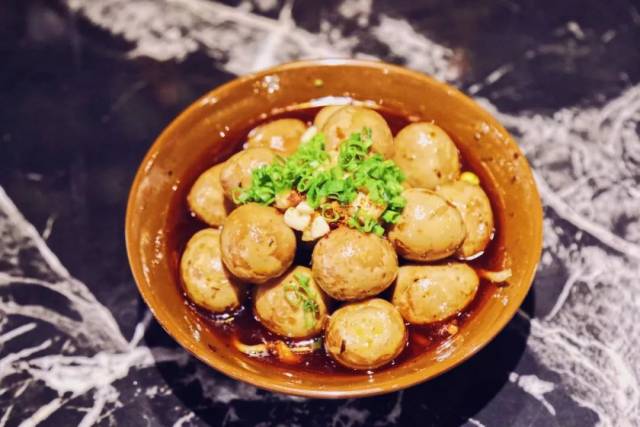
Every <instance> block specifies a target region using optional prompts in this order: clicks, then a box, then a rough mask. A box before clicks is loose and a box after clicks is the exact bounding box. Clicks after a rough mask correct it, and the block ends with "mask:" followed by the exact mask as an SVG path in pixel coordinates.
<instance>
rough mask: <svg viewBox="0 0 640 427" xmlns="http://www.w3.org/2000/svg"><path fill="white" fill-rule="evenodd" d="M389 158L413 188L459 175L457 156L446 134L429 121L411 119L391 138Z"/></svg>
mask: <svg viewBox="0 0 640 427" xmlns="http://www.w3.org/2000/svg"><path fill="white" fill-rule="evenodd" d="M393 160H394V161H395V162H396V164H397V165H398V167H400V169H402V171H403V172H404V174H405V175H406V177H407V183H408V184H409V185H410V186H412V187H416V188H426V189H429V190H433V189H435V188H436V187H437V186H438V185H440V184H445V183H447V182H451V181H455V180H456V179H458V177H459V176H460V158H459V154H458V149H457V148H456V146H455V144H454V143H453V141H451V138H449V135H447V133H446V132H445V131H443V130H442V129H440V128H439V127H438V126H436V125H434V124H431V123H412V124H410V125H408V126H406V127H405V128H404V129H402V130H401V131H400V132H398V134H397V135H396V138H395V154H394V156H393Z"/></svg>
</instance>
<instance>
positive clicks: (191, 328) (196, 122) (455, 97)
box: [126, 61, 542, 397]
mask: <svg viewBox="0 0 640 427" xmlns="http://www.w3.org/2000/svg"><path fill="white" fill-rule="evenodd" d="M347 98H351V99H354V100H359V101H367V102H371V103H373V104H375V105H379V106H381V107H383V108H384V109H386V110H389V111H392V112H395V113H397V114H400V115H403V116H406V117H410V118H411V119H412V120H434V121H435V122H436V123H437V124H438V125H439V126H441V127H442V128H443V129H445V130H446V131H447V132H448V133H449V134H450V135H451V136H452V138H453V139H454V141H455V142H456V144H457V145H458V147H459V149H460V151H461V152H462V155H463V157H464V159H465V161H466V162H467V163H469V164H470V165H471V167H472V168H473V170H474V171H475V172H476V173H478V174H479V175H480V177H481V179H482V182H483V186H484V187H485V189H486V190H487V191H488V192H489V193H490V196H491V199H492V202H493V203H494V213H495V215H496V223H497V227H498V230H499V233H498V235H497V236H496V239H497V241H496V242H494V243H493V245H494V248H495V247H497V248H499V252H500V256H499V257H497V258H496V257H494V261H495V264H496V265H494V266H493V267H494V268H501V267H510V268H511V269H512V273H513V276H512V278H511V279H510V280H509V286H506V287H491V289H490V291H488V292H485V293H484V294H483V298H482V301H480V303H479V307H478V308H477V309H476V311H475V313H474V315H473V316H472V317H471V319H469V320H468V321H467V323H466V324H465V325H464V327H462V328H461V330H460V332H459V333H458V334H456V335H455V336H454V337H453V338H451V339H449V340H447V341H445V342H444V343H442V344H441V345H440V346H439V347H438V348H436V349H435V350H434V351H429V352H426V353H424V354H423V355H421V356H419V357H417V358H414V359H411V360H409V361H407V362H405V363H402V364H400V365H398V366H394V367H391V368H388V369H386V370H383V371H381V372H376V373H375V374H373V375H367V374H366V373H363V374H351V375H330V376H329V375H320V374H316V373H313V372H304V371H298V370H293V369H287V368H283V367H277V366H273V367H271V366H270V367H269V369H265V365H264V364H262V363H261V362H259V361H256V360H252V359H250V358H248V357H245V356H243V355H241V354H240V353H237V352H236V351H235V350H233V349H231V348H229V347H228V346H227V344H226V343H225V342H224V341H222V340H220V339H219V338H217V337H216V336H215V335H214V334H210V333H207V331H206V328H207V326H206V325H205V324H203V322H202V321H201V319H200V318H199V317H198V316H197V315H196V314H195V313H194V312H193V311H192V310H191V309H190V307H188V306H187V305H186V304H185V302H184V299H183V297H182V295H181V291H180V286H179V284H178V276H177V266H178V262H179V258H180V253H179V251H178V250H176V247H175V246H176V245H174V244H173V243H174V242H172V239H174V238H175V236H174V233H172V230H175V229H177V228H178V229H179V228H180V227H184V226H185V225H184V224H182V223H181V221H180V219H179V218H180V217H181V216H180V215H179V214H178V213H177V212H176V210H179V209H186V205H185V203H184V197H185V195H186V192H187V191H188V189H189V187H190V186H191V184H192V183H193V181H194V180H195V178H196V177H197V176H198V174H199V173H201V172H202V171H203V170H204V168H206V167H208V166H211V165H212V164H214V163H217V162H218V161H222V160H224V159H225V158H227V157H228V156H229V155H230V154H231V153H233V152H234V151H236V150H237V149H238V148H239V147H237V146H235V144H236V142H237V140H238V136H239V135H240V134H241V133H243V132H245V131H246V130H247V129H248V128H250V127H251V126H252V124H255V123H256V122H257V121H261V120H264V118H266V117H269V116H270V115H273V114H277V113H281V112H283V111H286V110H287V109H292V108H300V106H301V105H302V106H305V105H306V106H309V105H328V104H335V103H340V102H344V101H345V99H347ZM541 229H542V210H541V205H540V199H539V196H538V192H537V189H536V186H535V183H534V180H533V177H532V174H531V171H530V169H529V166H528V164H527V161H526V159H525V158H524V156H523V155H522V153H521V152H520V150H519V148H518V147H517V145H516V143H515V142H514V141H513V139H512V138H511V137H510V136H509V134H508V133H507V132H506V131H505V130H504V128H503V127H502V126H501V125H500V124H499V123H497V122H496V120H495V119H494V118H492V117H491V116H490V115H489V114H488V113H487V112H485V111H484V110H483V109H481V108H480V107H479V106H478V105H477V104H475V103H474V102H473V101H471V100H470V99H469V98H467V97H465V96H464V95H462V94H461V93H460V92H458V91H457V90H455V89H453V88H451V87H449V86H447V85H445V84H442V83H439V82H437V81H435V80H432V79H431V78H428V77H426V76H424V75H422V74H419V73H416V72H412V71H409V70H406V69H403V68H400V67H396V66H391V65H388V64H383V63H373V62H361V61H312V62H299V63H292V64H287V65H283V66H280V67H276V68H273V69H271V70H267V71H265V72H263V73H259V74H255V75H249V76H246V77H242V78H239V79H236V80H234V81H232V82H231V83H229V84H226V85H224V86H221V87H220V88H218V89H216V90H214V91H212V92H210V93H209V94H207V95H205V96H204V97H202V98H201V99H199V100H198V101H196V102H195V103H194V104H193V105H191V106H190V107H189V108H188V109H187V110H186V111H185V112H183V113H182V114H181V115H180V116H179V117H178V118H177V119H176V120H175V121H174V122H173V123H172V124H171V125H170V126H169V127H168V128H167V129H166V130H165V131H164V132H163V133H162V134H161V135H160V137H159V138H158V139H157V140H156V142H155V143H154V144H153V146H152V148H151V149H150V150H149V152H148V153H147V155H146V157H145V159H144V160H143V162H142V164H141V166H140V169H139V170H138V173H137V175H136V178H135V181H134V184H133V187H132V189H131V194H130V197H129V205H128V209H127V219H126V241H127V251H128V255H129V260H130V264H131V268H132V271H133V274H134V277H135V280H136V282H137V284H138V288H139V289H140V292H141V293H142V295H143V297H144V299H145V301H146V302H147V304H148V305H149V307H150V308H151V311H152V312H153V314H154V315H155V316H156V318H157V319H158V321H159V322H160V324H161V325H162V326H163V327H164V328H165V330H166V331H167V332H168V333H169V334H171V335H172V336H173V337H174V338H175V339H176V340H177V341H178V342H179V343H180V344H181V345H182V346H184V347H185V348H186V349H187V350H189V351H190V352H192V353H193V354H194V355H196V356H197V357H198V358H200V359H201V360H202V361H204V362H205V363H207V364H209V365H211V366H213V367H215V368H217V369H218V370H220V371H222V372H224V373H226V374H227V375H230V376H232V377H234V378H236V379H240V380H243V381H246V382H249V383H252V384H254V385H257V386H259V387H263V388H267V389H271V390H275V391H280V392H287V393H293V394H298V395H305V396H315V397H354V396H364V395H371V394H379V393H383V392H389V391H393V390H397V389H401V388H404V387H407V386H410V385H413V384H416V383H418V382H421V381H424V380H426V379H429V378H432V377H434V376H435V375H438V374H440V373H442V372H444V371H446V370H448V369H450V368H452V367H453V366H455V365H457V364H458V363H460V362H461V361H463V360H465V359H466V358H468V357H469V356H470V355H472V354H473V353H475V352H476V351H477V350H478V349H480V348H481V347H482V346H484V345H485V344H486V343H487V342H488V341H490V340H491V339H492V338H493V337H494V336H495V335H496V334H497V333H498V332H499V331H500V330H501V329H502V328H503V327H504V326H505V324H506V323H507V322H508V321H509V320H510V319H511V317H512V316H513V315H514V313H515V312H516V310H517V309H518V307H519V306H520V304H521V303H522V300H523V299H524V297H525V296H526V293H527V291H528V289H529V287H530V285H531V282H532V279H533V275H534V272H535V269H536V265H537V262H538V259H539V256H540V250H541V235H542V230H541Z"/></svg>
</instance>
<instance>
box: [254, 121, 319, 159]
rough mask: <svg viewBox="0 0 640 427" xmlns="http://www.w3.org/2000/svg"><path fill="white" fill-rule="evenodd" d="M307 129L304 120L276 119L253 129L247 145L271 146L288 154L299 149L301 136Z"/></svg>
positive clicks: (280, 152) (274, 149)
mask: <svg viewBox="0 0 640 427" xmlns="http://www.w3.org/2000/svg"><path fill="white" fill-rule="evenodd" d="M306 130H307V127H306V126H305V124H304V122H303V121H302V120H298V119H279V120H274V121H272V122H269V123H265V124H263V125H260V126H258V127H256V128H254V129H253V130H251V132H249V138H248V140H247V147H248V148H270V149H272V150H273V151H275V152H276V153H279V154H280V155H285V156H288V155H290V154H293V153H294V152H295V151H296V150H297V149H298V145H300V138H301V137H302V135H303V134H304V132H305V131H306Z"/></svg>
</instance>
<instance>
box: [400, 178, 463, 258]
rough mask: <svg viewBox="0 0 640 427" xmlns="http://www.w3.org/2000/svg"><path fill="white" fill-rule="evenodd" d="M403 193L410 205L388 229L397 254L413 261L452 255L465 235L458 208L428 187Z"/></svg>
mask: <svg viewBox="0 0 640 427" xmlns="http://www.w3.org/2000/svg"><path fill="white" fill-rule="evenodd" d="M403 195H404V197H405V199H406V200H407V204H406V206H405V208H404V210H403V211H402V213H401V214H400V219H399V221H398V222H397V223H395V224H394V225H393V226H392V227H391V229H390V230H389V240H390V241H391V243H393V245H394V246H395V248H396V250H397V251H398V254H399V255H400V256H401V257H403V258H405V259H408V260H413V261H436V260H440V259H444V258H446V257H448V256H450V255H453V254H454V253H455V252H456V250H457V249H458V247H460V245H461V244H462V242H463V241H464V238H465V236H466V230H465V227H464V222H463V220H462V216H461V215H460V212H459V211H458V209H456V208H455V207H454V206H453V205H452V204H450V203H449V202H447V201H446V200H445V199H444V198H442V197H440V196H438V195H437V194H436V193H433V192H431V191H429V190H424V189H417V188H411V189H408V190H405V191H404V193H403Z"/></svg>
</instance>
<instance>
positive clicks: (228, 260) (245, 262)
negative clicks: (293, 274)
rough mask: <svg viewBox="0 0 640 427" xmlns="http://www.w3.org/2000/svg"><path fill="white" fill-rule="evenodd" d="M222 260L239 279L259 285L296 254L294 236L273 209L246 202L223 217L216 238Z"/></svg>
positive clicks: (281, 271)
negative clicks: (220, 229)
mask: <svg viewBox="0 0 640 427" xmlns="http://www.w3.org/2000/svg"><path fill="white" fill-rule="evenodd" d="M220 245H221V249H222V261H223V262H224V264H225V265H226V266H227V268H228V269H229V271H231V273H233V274H234V275H235V276H237V277H239V278H240V279H242V280H245V281H247V282H250V283H256V284H261V283H264V282H266V281H267V280H269V279H272V278H274V277H278V276H280V275H281V274H282V273H284V272H285V271H286V270H287V269H288V268H289V266H291V263H292V262H293V258H294V256H295V253H296V236H295V234H294V233H293V230H291V229H290V228H289V227H287V225H286V224H285V223H284V219H283V216H282V214H281V213H280V212H279V211H278V210H277V209H275V208H272V207H269V206H263V205H259V204H257V203H249V204H246V205H243V206H240V207H239V208H237V209H236V210H234V211H233V212H231V214H230V215H229V216H228V217H227V220H226V221H225V222H224V226H223V228H222V233H221V235H220Z"/></svg>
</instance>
